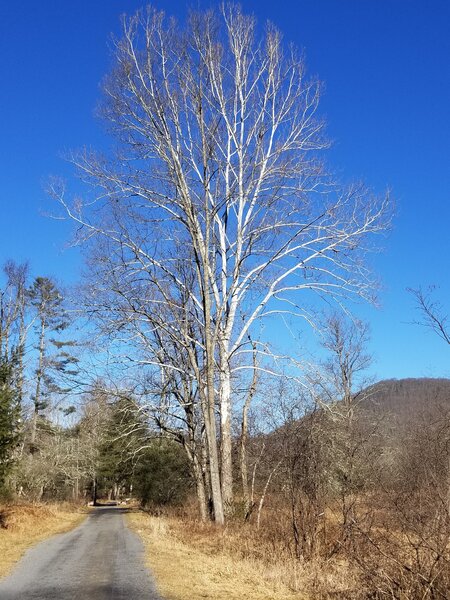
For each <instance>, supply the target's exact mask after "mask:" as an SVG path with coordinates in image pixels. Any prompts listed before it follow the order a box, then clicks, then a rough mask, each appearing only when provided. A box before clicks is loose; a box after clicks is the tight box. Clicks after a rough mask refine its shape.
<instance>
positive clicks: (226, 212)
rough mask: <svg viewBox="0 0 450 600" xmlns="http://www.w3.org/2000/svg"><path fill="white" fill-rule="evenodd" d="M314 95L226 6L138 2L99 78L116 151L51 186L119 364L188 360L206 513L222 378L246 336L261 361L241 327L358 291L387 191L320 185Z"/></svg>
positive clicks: (297, 60) (217, 455)
mask: <svg viewBox="0 0 450 600" xmlns="http://www.w3.org/2000/svg"><path fill="white" fill-rule="evenodd" d="M320 89H321V86H320V83H319V82H318V81H316V80H314V79H310V78H308V77H307V76H306V73H305V64H304V60H303V57H302V56H301V55H299V53H298V52H297V51H296V50H295V48H292V47H289V46H287V45H286V44H284V43H283V39H282V35H281V33H280V32H279V31H278V30H277V29H276V28H275V27H274V26H272V25H270V24H268V25H267V26H266V27H265V29H264V31H260V30H259V29H258V28H257V25H256V22H255V19H254V18H253V17H251V16H247V15H245V14H243V13H242V11H241V9H240V8H239V7H238V6H235V5H226V6H223V7H222V8H221V9H220V10H218V11H208V12H202V13H196V12H194V13H191V15H190V17H189V19H188V21H187V23H186V24H185V25H179V24H177V23H176V22H175V21H174V20H173V19H167V18H166V17H165V15H164V13H162V12H159V11H157V10H155V9H153V8H151V7H150V8H148V9H147V10H145V11H141V12H138V13H137V14H136V15H135V16H133V17H131V18H125V19H124V21H123V32H122V37H121V38H120V39H118V40H117V41H116V42H115V57H114V66H113V68H112V70H111V72H110V74H109V76H108V77H107V78H106V79H105V82H104V86H103V90H104V96H103V103H102V107H101V114H102V116H103V118H104V119H105V121H106V124H107V126H108V128H109V130H110V132H111V134H112V136H113V137H114V139H115V146H114V148H115V149H114V150H113V151H112V152H111V153H110V154H108V155H107V156H105V155H101V154H97V153H94V152H91V151H85V152H82V153H80V154H78V155H76V156H74V157H73V160H74V163H75V164H76V166H77V167H78V169H79V172H80V174H81V177H82V178H83V179H84V181H85V182H86V183H87V184H88V185H89V187H90V191H88V192H86V196H85V197H84V198H80V197H77V198H76V199H75V200H74V201H72V200H71V199H70V198H69V197H68V195H67V194H66V192H65V189H64V186H63V185H62V184H61V183H59V182H54V184H53V185H52V189H51V193H52V194H53V195H54V196H55V197H56V198H57V199H58V200H59V202H60V203H61V204H62V205H63V207H64V209H65V210H66V211H67V214H68V215H69V216H70V218H71V219H73V220H74V221H75V223H76V224H77V230H78V233H79V235H80V236H81V238H83V239H84V241H85V242H86V243H87V244H88V246H89V247H90V249H91V255H90V256H91V265H92V267H93V272H94V273H95V285H94V286H93V289H94V292H95V293H93V294H92V295H91V298H92V312H93V313H95V315H96V316H98V317H99V319H101V321H102V323H103V325H104V326H105V327H106V329H107V330H108V331H109V332H110V333H111V332H116V341H117V339H118V340H120V343H119V344H118V346H119V347H120V348H121V349H122V351H123V348H124V345H123V344H125V343H131V345H132V346H134V348H135V349H136V348H139V347H140V346H142V347H143V348H144V349H145V352H139V351H137V352H136V353H135V354H132V353H131V352H129V353H128V354H127V357H128V358H130V357H133V359H134V360H137V361H138V362H139V361H141V362H142V364H143V365H144V364H145V365H147V366H148V367H149V368H154V369H157V370H161V372H162V373H164V374H165V375H164V376H165V377H167V378H168V379H171V378H170V377H169V374H170V373H175V374H176V373H179V372H180V364H184V362H187V363H188V364H189V369H188V371H187V372H188V373H189V385H190V386H191V389H190V391H189V390H188V396H187V397H185V396H183V395H182V396H181V403H182V404H183V403H186V402H187V401H190V400H189V394H191V396H192V392H194V393H195V395H196V397H197V398H198V403H199V406H200V414H201V419H202V428H203V430H204V431H205V437H206V439H205V445H206V449H205V450H206V452H207V465H208V482H209V486H210V493H211V498H212V504H213V509H214V511H213V512H214V518H215V520H216V521H217V522H218V523H222V522H223V521H224V513H226V509H227V507H229V506H231V503H232V501H233V486H232V483H233V471H232V434H231V417H232V413H233V408H234V395H233V381H234V378H235V377H236V376H237V374H238V373H239V371H243V370H245V369H249V372H250V373H251V372H253V355H254V345H255V344H256V347H257V351H258V352H259V353H261V354H262V355H263V356H264V357H265V358H264V360H260V361H259V362H258V364H259V365H260V368H264V367H263V365H265V364H267V361H268V354H269V349H268V345H267V340H263V339H261V338H260V336H259V335H252V333H253V332H254V331H257V332H258V328H259V323H260V322H261V320H262V319H265V318H268V317H276V316H277V315H278V316H280V315H289V318H291V317H296V318H298V319H306V320H308V321H309V322H311V321H313V318H314V317H313V315H314V312H313V311H312V310H311V307H314V306H315V304H316V300H317V299H323V298H325V299H328V301H331V300H335V301H336V302H337V303H339V304H343V303H344V302H345V301H346V299H348V298H349V297H352V296H353V297H362V298H365V299H368V300H371V299H372V298H373V292H374V287H373V281H372V279H371V277H370V274H369V271H368V269H367V267H366V264H365V261H364V258H365V254H366V252H367V250H368V249H369V248H370V247H371V246H372V244H373V241H372V238H373V237H374V234H378V233H380V232H382V231H383V230H385V229H386V226H387V223H388V220H389V210H390V203H389V199H388V198H387V197H382V198H378V197H374V196H373V195H372V194H371V193H369V192H368V191H367V190H366V189H365V188H364V187H363V186H362V185H353V186H350V187H348V188H343V187H339V186H338V185H336V184H335V183H334V182H332V181H331V178H330V177H329V175H328V174H327V172H326V169H325V168H324V165H323V162H322V160H321V156H320V155H321V151H322V150H323V149H325V148H326V147H327V146H328V143H327V141H326V139H325V136H324V131H323V122H322V120H321V119H320V118H319V117H318V116H317V109H318V104H319V96H320ZM252 339H253V340H258V341H256V342H255V341H252ZM166 340H170V344H172V346H175V348H176V351H175V352H164V348H165V343H166ZM180 354H181V355H183V361H182V362H180V361H179V356H180ZM183 369H184V367H183ZM172 381H173V378H172ZM174 401H175V400H174ZM216 417H217V418H216Z"/></svg>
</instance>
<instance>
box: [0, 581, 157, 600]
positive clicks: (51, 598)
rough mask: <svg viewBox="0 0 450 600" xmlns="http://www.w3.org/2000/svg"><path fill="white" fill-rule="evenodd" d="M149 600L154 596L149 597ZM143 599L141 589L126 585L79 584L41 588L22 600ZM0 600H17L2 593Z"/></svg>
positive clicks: (9, 594) (11, 594)
mask: <svg viewBox="0 0 450 600" xmlns="http://www.w3.org/2000/svg"><path fill="white" fill-rule="evenodd" d="M148 597H149V598H154V596H151V595H149V596H148ZM134 598H139V599H141V598H143V595H142V587H139V586H134V585H133V584H128V585H126V586H125V587H123V586H120V587H118V586H113V585H108V584H105V585H88V584H80V585H77V586H76V587H74V586H71V585H68V586H67V587H56V586H54V587H43V588H40V589H39V591H37V592H30V593H27V594H26V596H24V597H23V598H22V600H88V599H89V600H111V599H114V600H133V599H134ZM1 599H2V600H17V599H18V596H17V594H16V593H14V592H12V593H8V592H6V594H5V593H2V595H1Z"/></svg>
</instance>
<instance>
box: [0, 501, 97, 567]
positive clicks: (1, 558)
mask: <svg viewBox="0 0 450 600" xmlns="http://www.w3.org/2000/svg"><path fill="white" fill-rule="evenodd" d="M85 516H86V511H85V510H83V509H80V508H78V507H76V506H73V505H70V504H19V505H14V504H3V505H2V504H0V577H4V576H5V575H6V574H7V573H8V572H9V571H10V570H11V568H12V567H13V565H14V564H15V563H16V562H17V561H18V560H19V559H20V558H21V556H22V555H23V554H24V552H25V551H26V550H27V549H28V548H29V547H30V546H33V545H34V544H36V543H37V542H40V541H41V540H44V539H45V538H48V537H50V536H51V535H54V534H55V533H63V532H65V531H69V530H70V529H72V528H73V527H75V526H76V525H78V524H79V523H81V522H82V521H83V519H84V518H85Z"/></svg>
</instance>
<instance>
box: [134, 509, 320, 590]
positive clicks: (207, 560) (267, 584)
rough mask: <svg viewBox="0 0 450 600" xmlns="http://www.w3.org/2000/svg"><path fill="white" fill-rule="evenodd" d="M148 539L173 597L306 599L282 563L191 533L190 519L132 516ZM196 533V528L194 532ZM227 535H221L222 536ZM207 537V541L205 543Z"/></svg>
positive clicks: (163, 585)
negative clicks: (232, 549)
mask: <svg viewBox="0 0 450 600" xmlns="http://www.w3.org/2000/svg"><path fill="white" fill-rule="evenodd" d="M128 519H129V521H130V524H131V526H132V527H133V529H134V530H135V531H137V533H139V535H140V536H141V538H142V539H143V542H144V544H145V547H146V550H147V556H148V563H149V565H150V567H151V569H152V571H153V573H154V575H155V578H156V581H157V585H158V588H159V590H160V592H161V594H162V595H163V596H164V598H166V599H167V600H205V599H206V600H222V599H223V600H225V599H226V600H250V599H251V600H289V599H294V598H295V599H296V600H306V599H307V598H308V596H306V595H304V594H302V593H300V592H297V593H294V592H292V591H291V590H289V588H288V587H287V586H286V585H285V584H283V581H282V580H283V574H281V573H280V565H279V564H276V563H275V562H274V563H273V565H272V567H271V568H270V567H268V566H267V564H264V562H263V561H259V560H257V559H245V558H239V557H238V556H233V554H232V553H231V552H228V551H227V550H226V548H225V546H222V548H220V547H219V546H218V545H217V544H216V543H215V542H214V540H217V539H218V537H217V536H211V535H210V532H206V531H205V535H204V536H201V535H198V534H197V535H193V536H192V539H189V536H185V535H184V534H185V533H186V529H185V526H186V525H185V523H184V521H181V520H177V519H176V518H167V517H154V516H150V515H147V514H145V513H142V512H141V513H138V512H135V513H132V514H130V515H128ZM192 533H193V532H192ZM220 535H221V534H219V537H220ZM203 542H204V545H203Z"/></svg>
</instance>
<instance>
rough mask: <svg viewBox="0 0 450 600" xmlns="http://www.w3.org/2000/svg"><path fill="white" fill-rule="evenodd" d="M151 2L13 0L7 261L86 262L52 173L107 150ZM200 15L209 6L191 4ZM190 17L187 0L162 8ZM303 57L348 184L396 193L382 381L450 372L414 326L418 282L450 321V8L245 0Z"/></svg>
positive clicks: (439, 2)
mask: <svg viewBox="0 0 450 600" xmlns="http://www.w3.org/2000/svg"><path fill="white" fill-rule="evenodd" d="M142 4H143V3H142V2H135V1H131V0H122V1H119V0H95V2H92V1H88V0H76V1H75V0H70V1H69V0H65V1H63V2H62V1H61V0H59V1H57V0H46V1H45V2H37V1H31V0H28V1H27V0H24V1H22V2H2V3H1V7H0V53H1V57H2V77H1V87H2V91H1V100H0V108H1V110H0V198H1V206H2V215H3V218H2V221H1V225H0V227H1V233H0V235H1V237H0V262H4V260H5V259H7V258H14V259H16V260H25V259H28V260H29V261H30V262H31V266H32V268H33V272H34V273H35V274H42V275H54V276H56V277H57V278H58V279H59V280H60V281H61V282H63V283H71V282H74V281H76V279H77V277H78V274H79V270H80V266H81V259H80V256H79V254H78V252H77V251H76V250H74V249H65V246H66V244H67V242H68V239H69V236H70V227H69V226H67V225H66V224H64V223H62V222H59V221H54V220H52V219H50V218H48V217H46V216H44V214H45V213H48V212H51V203H50V201H49V200H48V198H47V197H46V195H45V192H44V186H45V180H46V179H47V178H48V176H49V175H52V174H57V175H63V176H65V177H68V178H69V179H70V177H71V169H70V167H69V166H68V165H67V164H66V163H65V161H64V160H63V158H62V156H63V155H64V153H65V152H67V151H68V150H70V149H75V148H79V147H80V146H83V145H91V146H94V147H98V146H100V145H101V144H102V143H104V138H103V133H102V127H101V124H99V123H98V122H97V121H96V120H95V118H94V109H95V105H96V103H97V101H98V99H99V82H100V80H101V78H102V76H103V75H104V74H105V73H106V72H107V70H108V66H109V65H110V61H111V57H110V53H109V50H108V40H109V39H110V34H111V32H118V31H119V15H120V14H122V13H123V12H126V13H132V12H134V11H135V9H136V8H138V7H140V6H141V5H142ZM192 4H194V5H195V6H197V5H199V6H200V7H207V6H210V5H211V4H213V3H211V2H204V1H200V2H198V3H197V2H195V3H192ZM155 5H156V6H157V7H159V8H162V9H165V10H166V11H167V12H168V13H171V14H175V15H177V16H180V17H182V16H183V15H184V14H185V12H186V9H185V6H186V3H185V2H178V1H176V0H171V1H168V0H159V1H158V2H156V3H155ZM242 5H243V7H244V9H245V10H246V11H247V12H252V13H254V14H255V15H256V16H257V17H258V19H259V20H260V22H263V21H264V20H266V19H270V20H272V21H273V22H274V23H275V24H276V25H277V26H278V27H279V28H280V29H281V30H282V31H283V32H284V35H285V39H286V40H289V41H293V42H294V43H295V44H296V45H298V46H300V47H301V48H304V50H305V54H306V59H307V64H308V68H309V72H310V73H311V74H317V75H318V76H319V77H320V79H321V80H323V81H324V82H325V94H324V97H323V100H322V104H321V112H322V114H323V115H324V116H325V117H326V119H327V121H328V132H329V136H330V137H331V138H332V139H333V140H334V146H333V148H332V150H331V151H330V152H329V159H328V160H329V162H330V163H331V165H332V166H333V167H334V169H335V170H337V171H338V172H339V173H340V174H341V175H342V177H343V178H344V179H346V180H351V179H363V180H364V181H366V182H367V184H368V185H369V186H371V187H372V188H373V189H374V190H376V191H378V192H382V191H383V190H384V189H385V188H386V187H390V188H391V190H392V192H393V195H394V197H395V199H396V202H397V216H396V219H395V223H394V228H393V230H392V232H391V233H390V235H389V237H388V238H387V239H386V242H385V251H384V253H383V254H381V255H379V256H376V257H375V258H374V259H373V263H374V267H375V269H376V271H377V273H378V274H379V275H380V277H381V279H382V281H383V286H384V289H383V292H382V293H381V295H380V300H381V304H382V307H381V309H379V310H375V309H372V308H369V307H361V308H360V309H358V310H359V314H360V315H361V316H363V317H364V318H366V319H368V320H369V321H370V323H371V326H372V348H371V349H372V351H373V353H374V355H375V358H376V362H375V364H374V368H373V373H374V375H376V376H378V377H380V378H386V377H398V378H400V377H419V376H436V377H437V376H449V377H450V348H448V347H446V346H445V345H444V344H443V343H442V342H441V341H440V340H439V339H438V338H437V337H434V336H433V335H432V334H431V333H429V332H427V331H426V330H422V329H421V328H417V327H414V326H412V325H410V324H409V322H411V321H412V320H414V318H415V314H414V309H413V302H412V299H411V298H410V297H409V296H408V294H407V293H406V288H407V287H415V286H418V285H427V284H437V285H438V286H440V289H439V290H438V293H439V295H440V297H441V299H442V301H443V303H444V304H445V303H447V306H448V308H449V312H450V293H449V292H450V282H449V277H448V273H449V268H448V261H449V255H450V236H449V223H450V203H449V201H450V118H449V116H448V111H449V108H450V68H449V59H450V36H449V35H448V24H449V22H450V3H449V2H447V1H446V0H429V1H428V2H423V1H419V0H305V1H303V2H302V1H291V0H289V1H283V2H278V3H274V2H268V1H259V2H258V1H256V0H244V1H243V2H242Z"/></svg>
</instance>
